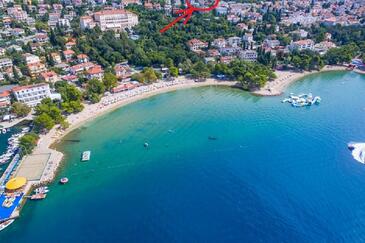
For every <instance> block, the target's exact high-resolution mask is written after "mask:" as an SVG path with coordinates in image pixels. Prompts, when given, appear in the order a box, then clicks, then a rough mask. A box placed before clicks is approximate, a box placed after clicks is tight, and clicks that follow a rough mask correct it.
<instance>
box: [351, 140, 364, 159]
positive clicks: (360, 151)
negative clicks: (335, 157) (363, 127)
mask: <svg viewBox="0 0 365 243" xmlns="http://www.w3.org/2000/svg"><path fill="white" fill-rule="evenodd" d="M347 147H348V148H349V149H350V150H351V154H352V157H353V158H354V159H355V160H356V161H358V162H360V163H362V164H365V143H356V142H351V143H348V144H347Z"/></svg>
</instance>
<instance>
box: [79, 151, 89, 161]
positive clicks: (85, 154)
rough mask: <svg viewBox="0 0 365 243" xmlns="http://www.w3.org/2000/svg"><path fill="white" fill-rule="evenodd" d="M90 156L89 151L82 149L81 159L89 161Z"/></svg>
mask: <svg viewBox="0 0 365 243" xmlns="http://www.w3.org/2000/svg"><path fill="white" fill-rule="evenodd" d="M90 156H91V151H84V152H82V155H81V161H89V160H90Z"/></svg>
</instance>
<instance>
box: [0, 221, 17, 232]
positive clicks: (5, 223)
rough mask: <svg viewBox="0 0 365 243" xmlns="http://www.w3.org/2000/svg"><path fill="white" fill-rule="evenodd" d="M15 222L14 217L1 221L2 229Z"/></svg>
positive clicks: (0, 229) (0, 227) (0, 228)
mask: <svg viewBox="0 0 365 243" xmlns="http://www.w3.org/2000/svg"><path fill="white" fill-rule="evenodd" d="M13 222H14V219H8V220H6V221H4V222H1V223H0V231H2V230H3V229H5V228H6V227H8V226H9V225H11V224H12V223H13Z"/></svg>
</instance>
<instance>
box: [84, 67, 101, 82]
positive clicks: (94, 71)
mask: <svg viewBox="0 0 365 243" xmlns="http://www.w3.org/2000/svg"><path fill="white" fill-rule="evenodd" d="M103 77H104V70H103V69H102V68H101V66H100V65H95V66H94V67H92V68H90V69H89V70H87V71H86V78H87V79H93V78H96V79H99V80H102V79H103Z"/></svg>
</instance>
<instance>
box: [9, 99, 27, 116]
mask: <svg viewBox="0 0 365 243" xmlns="http://www.w3.org/2000/svg"><path fill="white" fill-rule="evenodd" d="M30 111H31V108H30V107H29V106H28V105H26V104H24V103H20V102H14V103H13V104H12V106H11V112H12V113H14V114H15V115H16V116H18V117H24V116H26V115H28V114H29V112H30Z"/></svg>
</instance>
